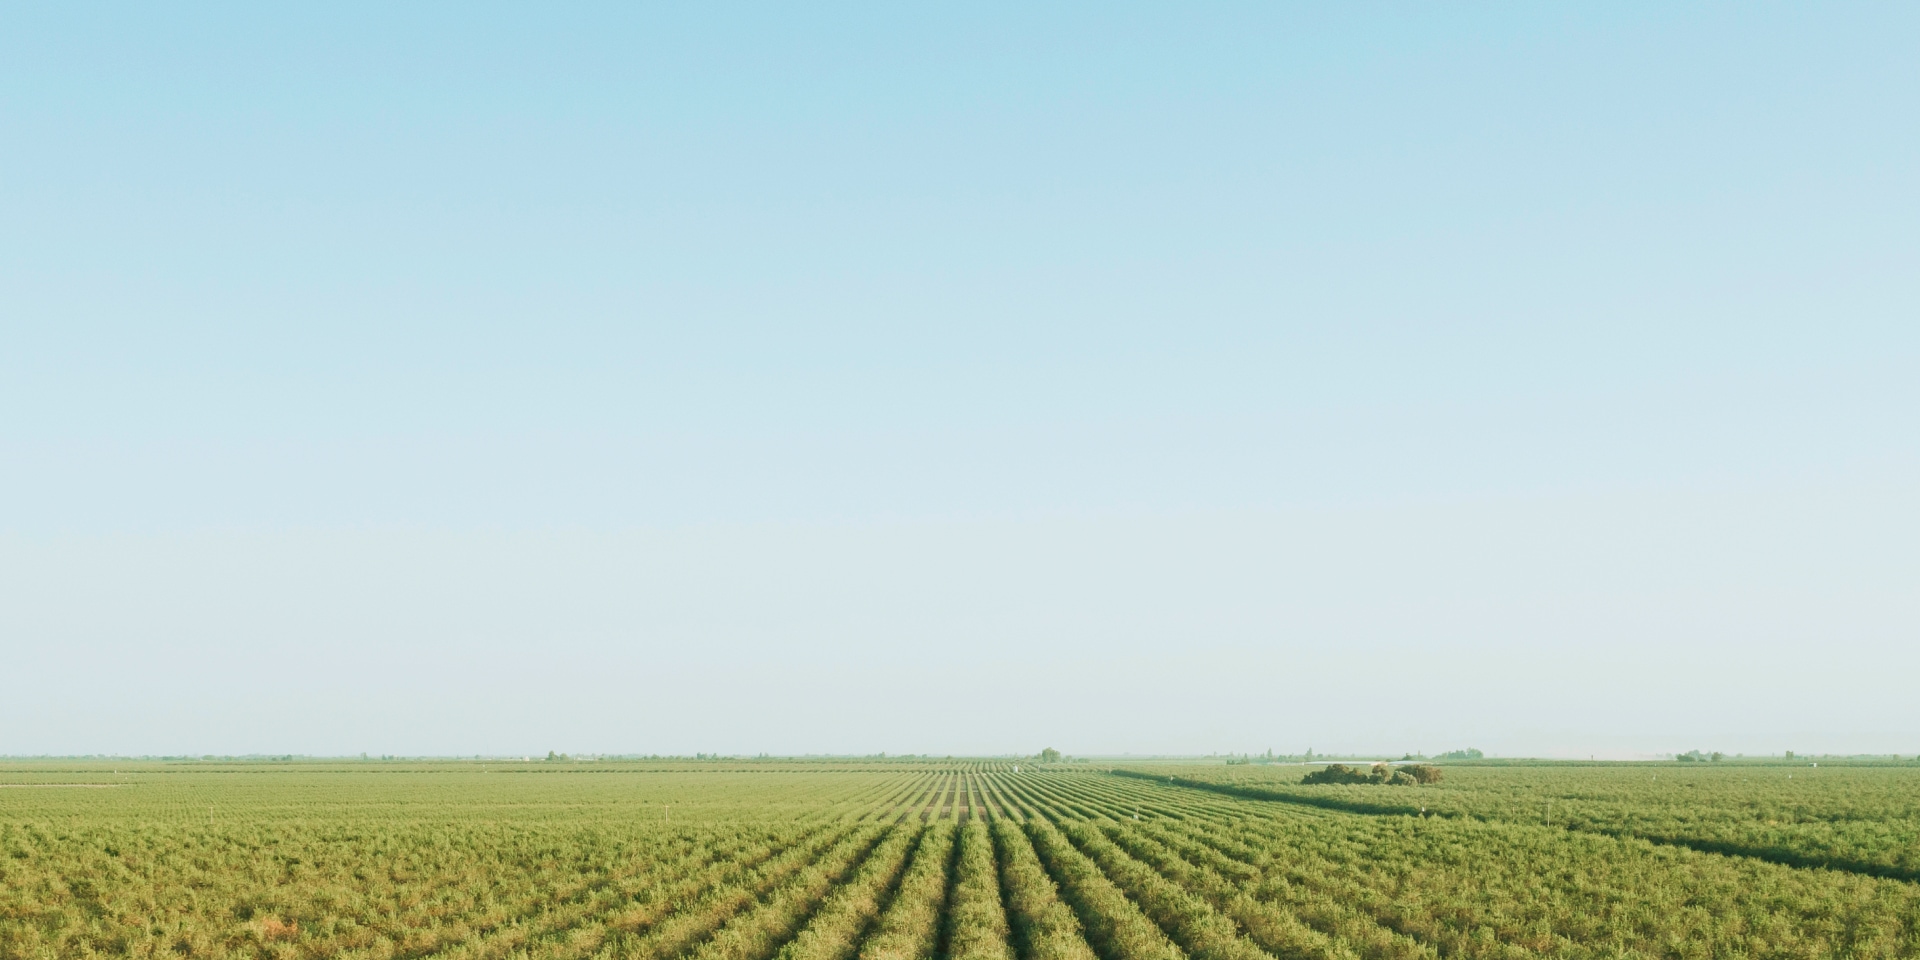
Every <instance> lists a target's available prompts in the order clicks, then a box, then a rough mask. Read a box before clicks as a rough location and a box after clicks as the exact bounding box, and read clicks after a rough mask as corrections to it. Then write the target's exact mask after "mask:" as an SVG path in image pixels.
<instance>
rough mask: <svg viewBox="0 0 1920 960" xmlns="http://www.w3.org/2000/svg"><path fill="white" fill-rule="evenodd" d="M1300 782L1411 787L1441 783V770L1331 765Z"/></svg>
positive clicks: (1418, 765) (1424, 766)
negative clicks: (1362, 767) (1364, 768)
mask: <svg viewBox="0 0 1920 960" xmlns="http://www.w3.org/2000/svg"><path fill="white" fill-rule="evenodd" d="M1300 782H1301V783H1303V784H1307V785H1309V786H1311V785H1314V784H1325V783H1372V784H1386V785H1388V786H1393V787H1411V786H1414V785H1416V784H1422V783H1439V782H1440V768H1439V767H1436V766H1433V765H1432V764H1426V763H1414V764H1408V765H1406V766H1402V767H1395V766H1393V765H1391V764H1385V763H1376V764H1374V765H1373V766H1372V768H1370V769H1367V770H1361V769H1358V768H1356V767H1349V766H1347V765H1346V764H1344V763H1330V764H1328V765H1327V766H1326V767H1325V768H1323V769H1320V770H1315V771H1313V772H1312V773H1309V774H1307V775H1306V776H1304V777H1301V778H1300Z"/></svg>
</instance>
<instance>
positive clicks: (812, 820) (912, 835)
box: [0, 761, 1920, 960]
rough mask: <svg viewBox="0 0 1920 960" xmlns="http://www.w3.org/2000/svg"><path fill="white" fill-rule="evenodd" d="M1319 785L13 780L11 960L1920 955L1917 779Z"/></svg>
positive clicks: (1824, 774)
mask: <svg viewBox="0 0 1920 960" xmlns="http://www.w3.org/2000/svg"><path fill="white" fill-rule="evenodd" d="M1301 772H1302V770H1301V768H1299V767H1290V768H1283V767H1244V766H1242V767H1222V766H1211V767H1201V766H1194V767H1145V766H1140V767H1135V768H1133V769H1130V770H1109V769H1108V768H1107V767H1104V766H1095V765H1088V764H1051V765H1033V764H1027V763H1022V764H1021V766H1020V772H1018V773H1016V772H1014V770H1013V765H1012V764H1010V763H1002V762H986V761H978V762H970V761H949V762H939V763H934V762H913V761H901V762H894V761H886V762H863V763H851V762H849V763H833V762H825V761H821V762H780V761H758V762H719V761H707V762H691V761H687V762H668V761H648V762H632V763H571V762H538V761H536V762H530V763H451V762H446V763H399V762H378V761H374V762H367V763H358V764H354V763H345V764H322V763H227V764H222V763H208V762H199V763H185V762H183V763H164V764H162V763H145V764H121V765H117V766H115V765H105V766H102V765H82V764H65V765H28V764H20V763H15V764H9V765H4V766H0V784H10V785H18V786H10V787H7V788H4V789H0V958H6V960H13V958H65V957H126V956H133V957H283V958H305V957H353V958H398V957H407V958H424V957H444V958H507V957H527V958H598V957H606V958H615V957H631V958H646V960H667V958H680V957H687V958H700V960H856V958H857V960H947V958H951V960H1310V958H1341V960H1416V958H1452V957H1473V958H1482V957H1484V958H1519V957H1531V956H1555V957H1595V958H1600V957H1606V958H1614V957H1647V958H1716V957H1782V958H1785V957H1796V958H1797V957H1911V956H1920V884H1916V883H1915V882H1914V880H1913V877H1912V875H1911V870H1912V867H1913V864H1914V863H1915V860H1914V857H1915V850H1914V839H1913V838H1914V833H1913V830H1914V827H1915V824H1916V822H1920V817H1917V816H1916V804H1915V797H1916V796H1920V768H1915V767H1912V766H1906V767H1896V766H1887V767H1858V768H1845V767H1842V768H1819V769H1818V770H1817V772H1816V770H1815V769H1814V768H1808V767H1804V766H1803V767H1796V768H1788V767H1786V766H1762V765H1747V766H1741V765H1728V766H1725V767H1714V768H1711V769H1707V768H1692V769H1690V768H1688V767H1686V766H1685V765H1679V764H1646V765H1603V766H1564V765H1542V766H1492V765H1489V766H1452V767H1448V768H1447V769H1446V771H1445V774H1446V775H1445V778H1444V780H1443V781H1442V782H1441V783H1439V784H1433V785H1421V786H1414V787H1405V786H1398V787H1396V786H1360V785H1356V786H1341V785H1330V786H1302V785H1300V783H1299V780H1300V774H1301ZM1788 774H1792V779H1791V780H1789V779H1788ZM1423 808H1424V812H1423Z"/></svg>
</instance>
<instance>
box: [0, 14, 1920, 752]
mask: <svg viewBox="0 0 1920 960" xmlns="http://www.w3.org/2000/svg"><path fill="white" fill-rule="evenodd" d="M1916 41H1920V8H1917V7H1914V6H1912V5H1900V4H1874V3H1861V4H1820V5H1804V4H1801V5H1795V4H1771V3H1767V4H1689V5H1668V4H1640V3H1628V4H1599V3H1588V4H1578V5H1565V4H1561V5H1521V4H1481V5H1467V6H1442V5H1398V6H1395V5H1376V4H1369V5H1306V4H1244V5H1242V4H1213V5H1175V4H1167V5H1139V4H1119V5H1114V4H1085V5H1065V4H1063V5H1049V6H1041V7H1035V6H1033V5H1015V4H978V3H974V4H934V5H928V4H914V5H901V6H888V5H879V4H873V5H839V4H832V5H757V4H753V5H725V6H715V5H695V4H689V5H680V6H660V7H656V6H651V5H627V4H608V5H569V6H565V7H528V6H514V5H492V4H408V5H390V4H326V5H309V6H304V7H296V6H289V5H271V6H265V7H261V6H247V5H230V6H211V5H208V6H201V5H159V6H153V5H106V6H93V5H88V6H74V5H37V4H36V5H17V6H10V7H8V8H7V9H5V10H4V11H0V143H3V144H4V146H3V147H0V411H3V412H0V504H4V506H3V507H0V755H45V754H60V755H71V754H96V753H101V754H207V753H213V754H241V753H275V754H278V753H305V754H327V755H342V754H359V753H361V752H367V753H371V754H375V755H379V754H407V755H421V754H442V755H446V754H476V753H483V754H522V753H537V754H540V755H544V754H545V752H546V751H548V750H558V751H563V752H568V751H570V752H587V753H592V752H600V753H630V754H631V753H639V754H651V753H660V754H686V753H693V752H696V751H706V752H721V753H760V752H768V753H774V754H799V753H872V752H877V751H886V752H889V753H923V752H924V753H933V754H999V753H1008V752H1019V753H1032V752H1034V751H1038V750H1039V749H1040V748H1042V747H1045V746H1052V747H1056V748H1058V749H1060V750H1063V751H1065V752H1067V753H1069V754H1082V755H1085V754H1117V753H1122V752H1132V753H1137V754H1152V753H1161V754H1165V753H1206V752H1210V751H1247V752H1259V751H1263V750H1267V749H1272V750H1275V751H1276V752H1282V753H1297V752H1299V751H1302V750H1306V749H1308V748H1312V749H1314V750H1316V751H1321V752H1368V751H1375V752H1390V753H1395V754H1397V753H1400V752H1406V751H1412V752H1427V753H1433V752H1439V751H1444V750H1451V749H1456V748H1465V747H1477V748H1480V749H1483V750H1486V751H1487V752H1489V753H1495V754H1501V755H1533V756H1580V757H1585V756H1588V755H1595V756H1604V757H1631V756H1643V755H1652V754H1659V753H1670V752H1675V751H1685V750H1690V749H1703V750H1722V751H1726V752H1728V753H1735V752H1745V753H1778V752H1780V751H1783V750H1796V751H1802V752H1837V753H1852V752H1876V753H1888V752H1899V753H1908V754H1912V753H1920V707H1917V706H1916V702H1920V699H1917V698H1916V693H1915V678H1916V677H1920V372H1917V371H1920V268H1917V267H1920V228H1917V227H1916V225H1920V124H1916V123H1915V122H1914V118H1915V117H1916V116H1920V58H1916V57H1915V56H1914V55H1913V53H1914V49H1915V42H1916Z"/></svg>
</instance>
